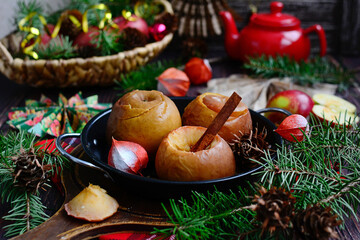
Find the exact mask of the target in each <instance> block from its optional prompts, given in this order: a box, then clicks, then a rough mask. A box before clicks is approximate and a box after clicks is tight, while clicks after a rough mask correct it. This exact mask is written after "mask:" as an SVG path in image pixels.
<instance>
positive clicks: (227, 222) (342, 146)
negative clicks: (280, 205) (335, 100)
mask: <svg viewBox="0 0 360 240" xmlns="http://www.w3.org/2000/svg"><path fill="white" fill-rule="evenodd" d="M331 125H332V123H325V122H324V123H319V122H318V121H317V120H316V119H315V118H314V117H311V121H310V126H311V128H310V132H309V135H308V136H307V137H306V138H305V139H304V140H303V141H302V142H295V143H292V142H287V141H286V142H284V144H282V146H279V148H278V150H277V153H276V155H277V157H276V158H275V159H272V157H271V155H270V153H267V155H266V157H265V158H263V159H262V160H263V161H256V160H253V161H255V162H257V163H258V164H261V165H262V166H263V169H262V171H260V172H258V173H257V175H258V176H259V179H260V180H259V182H258V184H260V185H263V186H265V187H266V188H267V189H270V188H273V187H277V188H282V189H285V191H287V192H291V194H292V195H293V196H294V197H295V199H296V201H295V205H294V209H295V211H296V212H298V213H299V212H301V211H304V210H305V209H306V208H307V207H308V206H317V205H320V206H323V207H325V206H330V207H331V209H332V211H333V212H334V213H335V214H337V216H338V218H339V219H340V221H341V220H343V219H344V218H346V217H350V216H353V217H355V219H357V216H356V209H357V208H358V206H359V203H360V187H359V183H360V163H359V159H360V148H359V145H360V134H359V133H360V127H359V126H357V125H354V124H353V125H352V126H354V127H353V128H348V127H346V126H345V125H343V126H341V125H335V126H331ZM239 189H240V190H239V193H237V194H233V193H231V194H226V193H222V192H219V191H217V190H216V191H214V193H212V194H209V193H208V194H204V193H195V192H194V193H193V194H192V198H193V200H192V201H189V202H186V201H183V200H181V201H175V200H171V202H170V203H171V211H170V210H166V211H167V214H168V216H169V218H170V222H171V223H172V224H173V227H171V228H166V229H156V230H155V232H157V233H162V234H167V235H171V234H175V235H176V238H178V239H200V238H201V239H229V236H232V238H234V239H291V238H292V237H293V235H294V234H295V233H294V231H295V230H294V228H293V227H294V225H293V224H290V225H289V227H288V228H287V229H285V230H280V231H275V232H273V233H270V232H264V233H263V235H261V226H262V224H263V223H261V222H259V221H258V220H257V219H256V218H255V215H254V212H251V211H250V210H249V209H251V205H250V202H249V199H252V196H255V194H256V192H255V191H254V190H253V188H252V187H249V189H250V190H245V189H244V188H243V187H240V186H239ZM164 208H165V207H164ZM165 209H166V208H165ZM198 212H199V213H198ZM335 216H336V215H335ZM240 219H241V221H240ZM340 221H339V223H340ZM335 226H336V225H335ZM341 227H342V228H343V227H344V225H342V226H341Z"/></svg>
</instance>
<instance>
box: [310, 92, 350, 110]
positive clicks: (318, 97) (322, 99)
mask: <svg viewBox="0 0 360 240" xmlns="http://www.w3.org/2000/svg"><path fill="white" fill-rule="evenodd" d="M313 101H314V103H315V104H318V105H323V106H325V107H328V108H331V109H334V110H335V109H336V110H337V112H346V113H347V114H355V112H356V106H355V105H354V104H352V103H351V102H348V101H346V100H344V99H342V98H340V97H337V96H335V95H330V94H324V93H318V94H315V95H314V96H313Z"/></svg>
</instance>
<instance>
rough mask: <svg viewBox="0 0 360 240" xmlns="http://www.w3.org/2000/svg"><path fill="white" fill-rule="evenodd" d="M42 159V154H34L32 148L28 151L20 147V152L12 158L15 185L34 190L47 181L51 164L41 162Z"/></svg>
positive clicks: (28, 190) (29, 190) (30, 190)
mask: <svg viewBox="0 0 360 240" xmlns="http://www.w3.org/2000/svg"><path fill="white" fill-rule="evenodd" d="M42 159H43V157H42V156H39V155H37V154H35V152H34V149H30V150H29V151H28V152H26V151H25V150H24V149H21V150H20V154H19V155H18V156H14V157H13V158H12V160H13V162H14V163H15V169H14V172H13V176H14V183H15V186H19V187H24V188H25V189H26V191H27V192H36V191H37V190H38V189H39V187H40V186H41V185H42V184H43V183H44V182H46V181H47V178H48V174H47V173H48V171H49V170H50V169H51V165H43V164H42Z"/></svg>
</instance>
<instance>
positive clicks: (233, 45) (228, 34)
mask: <svg viewBox="0 0 360 240" xmlns="http://www.w3.org/2000/svg"><path fill="white" fill-rule="evenodd" d="M219 15H220V17H221V19H222V21H223V23H224V28H225V50H226V52H227V54H228V55H229V56H230V57H231V58H234V59H240V58H239V56H238V54H236V53H235V52H236V51H235V52H234V50H235V49H237V46H238V41H239V38H240V33H239V32H238V30H237V28H236V23H235V20H234V18H233V16H232V15H231V13H230V12H228V11H220V13H219Z"/></svg>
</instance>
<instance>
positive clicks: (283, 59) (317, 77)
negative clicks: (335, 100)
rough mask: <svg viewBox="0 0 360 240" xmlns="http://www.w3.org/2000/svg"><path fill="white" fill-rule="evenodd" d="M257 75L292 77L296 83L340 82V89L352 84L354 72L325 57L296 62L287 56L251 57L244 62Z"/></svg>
mask: <svg viewBox="0 0 360 240" xmlns="http://www.w3.org/2000/svg"><path fill="white" fill-rule="evenodd" d="M244 67H245V69H249V70H251V71H252V73H253V74H254V75H256V76H261V77H264V78H272V77H280V78H283V77H290V78H291V79H292V80H293V81H294V82H295V83H297V84H300V85H305V86H308V85H310V86H312V85H314V84H317V83H331V84H338V85H339V89H340V90H342V89H345V88H347V87H348V86H350V85H351V83H352V81H353V74H352V73H350V72H349V71H346V70H345V69H343V68H341V67H339V66H336V65H335V64H334V63H333V62H331V61H329V60H328V59H327V58H325V57H315V58H313V59H311V60H309V61H307V62H304V61H301V62H296V61H295V60H291V59H290V58H289V57H287V56H277V57H271V56H270V57H266V56H264V55H263V56H261V57H258V58H255V57H249V62H248V63H247V64H244Z"/></svg>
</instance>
